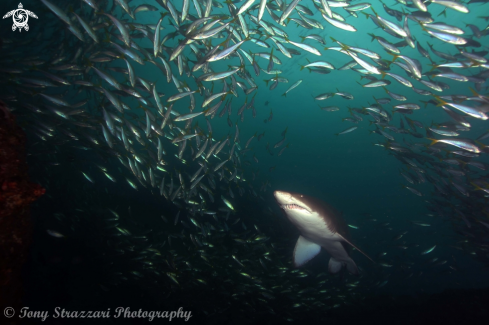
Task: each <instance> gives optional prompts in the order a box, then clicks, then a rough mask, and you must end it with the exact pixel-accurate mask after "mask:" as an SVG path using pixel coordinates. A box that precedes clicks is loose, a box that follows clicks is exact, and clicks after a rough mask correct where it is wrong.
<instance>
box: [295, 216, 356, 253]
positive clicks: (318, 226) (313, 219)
mask: <svg viewBox="0 0 489 325" xmlns="http://www.w3.org/2000/svg"><path fill="white" fill-rule="evenodd" d="M287 218H288V219H289V220H290V222H292V223H293V224H294V225H295V226H296V227H297V229H299V231H300V233H301V235H302V236H303V237H305V238H306V239H308V240H310V241H312V242H314V243H316V244H318V245H320V246H321V247H323V248H324V249H325V250H326V251H327V252H328V253H329V254H330V255H331V257H333V258H335V259H337V260H339V261H346V260H350V257H349V256H348V253H347V252H346V250H345V248H344V247H343V245H342V244H341V241H342V238H343V237H341V236H340V235H339V234H337V233H332V232H331V231H330V230H329V229H328V227H327V226H326V222H325V221H324V220H323V218H321V217H320V216H318V215H317V214H315V213H312V214H309V215H305V214H304V213H301V212H298V211H294V210H289V211H287Z"/></svg>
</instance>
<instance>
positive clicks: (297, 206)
mask: <svg viewBox="0 0 489 325" xmlns="http://www.w3.org/2000/svg"><path fill="white" fill-rule="evenodd" d="M284 208H285V209H289V210H305V209H304V208H303V207H301V206H300V205H297V204H285V205H284Z"/></svg>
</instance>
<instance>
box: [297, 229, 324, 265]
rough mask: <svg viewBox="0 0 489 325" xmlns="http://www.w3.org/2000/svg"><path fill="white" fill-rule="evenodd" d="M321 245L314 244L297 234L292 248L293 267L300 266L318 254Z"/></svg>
mask: <svg viewBox="0 0 489 325" xmlns="http://www.w3.org/2000/svg"><path fill="white" fill-rule="evenodd" d="M320 251H321V246H319V245H318V244H315V243H313V242H311V241H309V240H307V239H305V238H304V237H302V236H299V239H298V240H297V244H295V249H294V264H295V267H299V266H302V265H304V264H306V263H307V262H309V261H310V260H311V259H312V258H313V257H314V256H316V255H317V254H319V252H320Z"/></svg>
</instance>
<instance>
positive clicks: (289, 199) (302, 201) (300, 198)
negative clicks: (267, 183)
mask: <svg viewBox="0 0 489 325" xmlns="http://www.w3.org/2000/svg"><path fill="white" fill-rule="evenodd" d="M273 195H274V196H275V199H276V200H277V203H278V205H279V206H280V208H282V209H283V210H284V211H285V212H286V213H287V212H289V211H292V210H293V211H294V212H295V213H299V214H304V215H310V214H312V213H313V209H312V207H310V206H308V205H307V202H306V200H307V198H306V196H305V195H303V194H299V193H292V192H284V191H275V192H273Z"/></svg>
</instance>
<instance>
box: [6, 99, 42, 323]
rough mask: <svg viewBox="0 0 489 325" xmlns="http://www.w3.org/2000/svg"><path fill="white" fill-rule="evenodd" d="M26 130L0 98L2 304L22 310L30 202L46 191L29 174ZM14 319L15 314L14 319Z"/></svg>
mask: <svg viewBox="0 0 489 325" xmlns="http://www.w3.org/2000/svg"><path fill="white" fill-rule="evenodd" d="M25 141H26V139H25V134H24V131H22V129H21V128H20V127H19V126H17V125H16V123H15V117H14V115H13V114H11V113H10V111H9V110H8V108H7V107H6V106H5V104H4V103H3V102H1V101H0V308H1V310H3V308H4V307H6V306H9V307H13V308H15V310H17V311H18V310H19V308H20V307H21V298H22V292H23V291H22V290H23V289H22V281H21V280H22V279H21V270H22V266H23V265H24V263H25V262H26V260H27V255H28V250H29V245H30V243H31V240H32V221H31V216H30V204H31V203H32V202H34V201H35V200H36V199H37V198H39V197H40V196H41V195H43V194H44V193H45V191H46V190H45V189H43V188H42V187H41V186H39V185H38V184H34V183H31V182H30V181H29V177H28V175H27V164H26V159H25V158H26V152H25V150H26V149H25ZM11 321H12V323H15V318H13V319H11Z"/></svg>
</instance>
